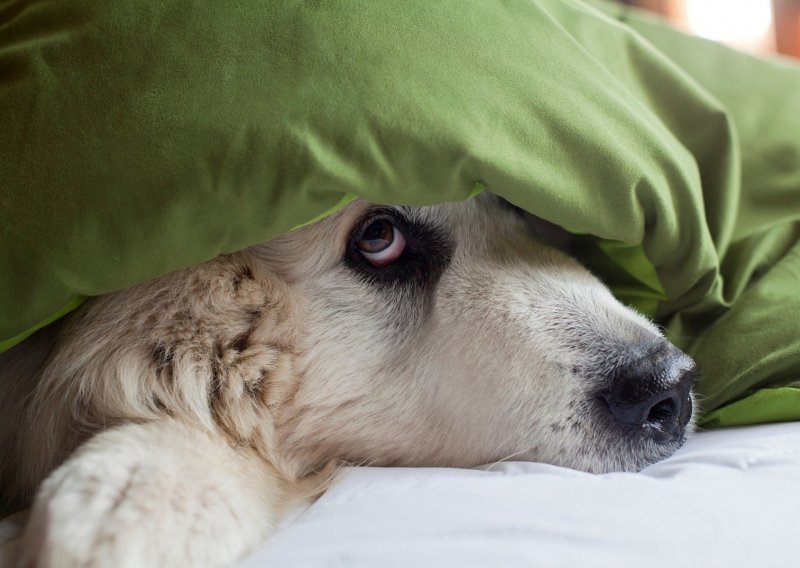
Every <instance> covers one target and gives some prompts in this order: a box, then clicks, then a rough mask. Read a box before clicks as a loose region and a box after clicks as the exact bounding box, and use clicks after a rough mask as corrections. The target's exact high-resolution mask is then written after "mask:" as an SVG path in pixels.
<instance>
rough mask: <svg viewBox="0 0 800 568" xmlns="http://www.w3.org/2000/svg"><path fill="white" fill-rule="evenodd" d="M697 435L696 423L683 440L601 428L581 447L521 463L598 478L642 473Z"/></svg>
mask: <svg viewBox="0 0 800 568" xmlns="http://www.w3.org/2000/svg"><path fill="white" fill-rule="evenodd" d="M605 426H607V425H605ZM694 431H695V423H694V420H691V421H689V422H688V423H687V424H686V425H685V427H684V428H683V431H682V433H681V435H680V436H679V437H677V438H675V439H671V440H669V441H660V440H659V437H658V436H654V435H653V433H652V432H647V431H646V430H645V431H641V430H640V431H636V432H631V431H625V430H624V429H621V428H618V427H616V426H614V427H611V428H600V429H598V430H596V431H595V433H594V435H592V436H590V437H589V438H588V439H585V440H583V441H582V442H581V443H579V444H577V445H573V444H570V443H567V444H565V445H564V446H561V447H552V448H549V449H550V452H548V453H540V454H534V453H530V454H526V455H525V456H524V457H523V458H518V459H524V460H525V461H532V462H540V463H547V464H551V465H556V466H559V467H566V468H569V469H574V470H578V471H584V472H587V473H594V474H602V473H614V472H639V471H642V470H643V469H645V468H647V467H649V466H651V465H654V464H657V463H658V462H661V461H663V460H665V459H667V458H669V457H671V456H672V455H673V454H675V452H677V451H678V450H679V449H680V448H681V447H682V446H683V444H684V443H685V442H686V440H687V439H688V438H689V437H691V435H692V434H693V433H694Z"/></svg>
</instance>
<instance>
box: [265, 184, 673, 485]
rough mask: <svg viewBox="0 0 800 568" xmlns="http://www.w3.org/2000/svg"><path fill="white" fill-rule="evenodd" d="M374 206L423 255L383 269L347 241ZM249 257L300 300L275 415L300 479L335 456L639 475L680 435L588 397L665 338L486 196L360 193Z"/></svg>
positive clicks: (525, 222) (372, 461)
mask: <svg viewBox="0 0 800 568" xmlns="http://www.w3.org/2000/svg"><path fill="white" fill-rule="evenodd" d="M376 211H377V214H380V215H383V216H384V217H385V218H388V219H390V220H391V221H392V222H393V223H395V224H396V227H398V228H399V230H401V231H404V232H406V233H408V234H406V235H405V238H406V239H407V240H408V241H409V243H410V244H409V245H408V246H409V247H410V250H412V252H413V253H415V254H416V256H415V257H414V258H413V259H411V260H414V262H416V263H417V264H414V263H412V262H411V260H409V261H408V262H409V263H408V264H407V265H404V266H403V267H402V268H403V271H401V270H400V268H397V271H396V272H394V273H392V272H390V271H388V270H386V269H375V268H374V267H371V266H369V265H368V264H367V263H363V262H362V260H363V259H361V258H360V257H359V256H358V251H354V250H352V240H353V234H354V231H358V230H359V226H360V224H361V225H363V224H364V223H365V222H369V220H370V218H371V217H370V215H373V216H374V215H375V214H376ZM252 253H253V255H255V257H257V258H258V259H260V261H261V262H263V263H264V264H265V265H266V266H267V267H268V269H269V270H271V271H274V273H275V274H277V275H278V276H279V277H280V278H282V279H283V280H285V281H286V282H287V283H288V284H289V287H290V288H291V289H292V290H293V293H294V294H296V296H297V298H296V299H297V302H298V305H299V306H301V312H302V316H301V317H300V321H299V322H298V325H299V327H300V330H299V334H298V337H300V338H301V339H300V347H299V348H298V353H299V354H298V361H297V362H296V363H297V368H298V369H299V376H301V377H302V379H301V381H300V383H299V384H298V385H296V390H295V391H294V392H293V395H292V396H291V397H290V398H289V399H288V400H286V401H284V402H283V403H281V404H280V405H276V406H275V408H274V410H273V412H274V415H275V428H276V434H277V437H278V440H277V443H278V444H279V447H280V452H281V453H283V454H284V455H285V456H287V458H288V460H289V462H290V463H291V464H292V467H293V468H294V470H295V471H296V472H298V473H299V474H302V473H303V472H307V471H310V470H312V469H314V468H316V467H319V466H320V465H321V464H323V463H325V462H327V461H330V460H336V459H341V460H347V461H350V462H355V463H365V464H374V465H413V466H424V465H432V466H474V465H478V464H481V463H487V462H492V461H496V460H501V459H505V458H509V457H513V458H514V459H528V460H535V461H543V462H548V463H553V464H558V465H564V466H568V467H573V468H577V469H583V470H587V471H598V472H599V471H608V470H635V469H640V468H642V467H644V466H645V465H647V464H649V463H652V462H654V461H657V460H658V459H662V458H664V457H666V456H668V455H670V454H671V453H672V452H674V451H675V449H677V447H678V446H679V445H680V443H681V442H682V440H679V441H676V442H675V443H673V444H656V443H654V442H652V441H649V440H648V439H642V438H640V437H637V436H634V435H632V434H628V433H626V432H625V431H623V430H620V429H619V428H617V427H616V426H615V425H614V424H613V420H610V419H609V418H608V417H607V416H605V414H604V413H603V412H602V410H601V409H598V405H597V401H596V398H597V397H596V390H597V388H598V383H599V381H600V379H599V378H598V377H602V376H605V375H607V374H608V373H609V372H611V371H612V370H613V369H614V368H615V367H616V366H619V365H620V364H622V363H621V362H622V361H623V360H624V358H625V357H626V355H625V352H626V349H627V348H628V347H629V346H631V345H637V344H640V343H642V342H647V341H664V340H663V338H662V337H661V334H660V333H659V331H658V329H657V328H656V327H655V326H654V325H653V324H651V323H650V322H649V321H647V320H646V319H645V318H643V317H641V316H640V315H638V314H636V313H635V312H633V311H632V310H630V309H628V308H625V307H624V306H622V305H621V304H619V303H618V302H617V301H616V300H615V299H614V298H613V296H612V295H611V294H610V292H609V291H608V290H607V289H606V288H605V286H603V285H602V284H601V283H600V281H599V280H598V279H597V278H595V277H594V276H593V275H591V274H590V273H589V272H588V271H587V270H585V269H584V268H583V267H581V266H580V265H579V264H578V263H577V262H576V261H575V260H573V259H572V258H570V257H568V256H567V255H565V254H563V253H561V252H559V251H556V250H554V249H553V248H551V247H549V246H547V245H545V244H544V243H543V242H542V241H540V240H539V239H538V238H537V237H536V236H535V235H534V234H533V232H532V230H531V224H530V220H526V219H525V218H524V216H523V215H520V214H519V212H515V211H514V210H512V209H511V208H509V207H506V206H503V205H502V204H501V203H500V202H499V201H498V199H497V198H495V197H494V196H491V195H481V196H478V197H477V198H475V199H472V200H470V201H468V202H464V203H458V204H451V205H440V206H435V207H423V208H391V209H387V208H378V207H376V206H372V205H369V204H366V203H363V202H356V203H354V204H352V205H350V206H348V207H347V208H345V209H344V210H343V211H341V212H339V213H337V214H336V215H334V216H332V217H331V218H329V219H327V220H325V221H322V222H320V223H317V224H315V225H312V226H309V227H306V228H304V229H301V230H298V231H296V232H294V233H292V234H289V235H287V236H284V237H282V238H280V239H277V240H276V241H273V242H271V243H268V244H266V245H263V246H262V247H259V248H257V249H254V250H253V251H252ZM390 268H391V267H390ZM382 270H385V272H384V271H382ZM398 275H399V276H398Z"/></svg>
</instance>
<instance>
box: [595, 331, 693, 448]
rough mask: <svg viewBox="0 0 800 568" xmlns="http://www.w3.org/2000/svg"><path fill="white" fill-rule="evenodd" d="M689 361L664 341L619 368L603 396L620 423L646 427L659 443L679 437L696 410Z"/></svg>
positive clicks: (691, 369)
mask: <svg viewBox="0 0 800 568" xmlns="http://www.w3.org/2000/svg"><path fill="white" fill-rule="evenodd" d="M687 361H688V357H687V356H686V355H684V354H683V353H681V352H680V351H678V350H677V349H676V348H675V347H673V346H671V345H669V346H668V347H665V346H663V345H661V346H659V347H658V348H657V349H656V350H654V351H652V352H650V353H648V354H647V355H645V356H644V357H641V358H638V359H636V360H635V361H633V362H632V363H629V364H627V365H625V366H623V367H622V368H620V369H618V370H617V371H616V372H615V373H614V374H613V376H612V377H610V379H609V381H608V387H607V389H606V390H605V391H604V392H602V393H601V398H602V399H603V400H604V401H605V402H606V404H607V406H608V410H609V412H610V413H611V415H612V416H613V417H614V419H615V420H616V421H617V422H618V423H619V424H621V425H623V426H627V427H630V428H636V429H643V430H646V431H647V432H646V433H647V434H648V435H650V436H651V437H652V439H653V440H654V441H656V442H659V443H667V442H671V441H674V440H677V439H680V438H681V437H682V436H683V431H684V428H685V426H686V424H687V423H688V422H689V420H690V419H691V416H692V410H693V409H692V399H691V388H692V384H693V383H694V378H695V372H694V369H693V366H692V365H688V366H687Z"/></svg>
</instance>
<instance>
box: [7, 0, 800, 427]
mask: <svg viewBox="0 0 800 568" xmlns="http://www.w3.org/2000/svg"><path fill="white" fill-rule="evenodd" d="M476 188H489V189H490V190H492V191H493V192H495V193H497V194H499V195H501V196H503V197H505V198H506V199H508V200H510V201H512V202H514V203H515V204H517V205H519V206H521V207H524V208H526V209H528V210H529V211H531V212H533V213H535V214H537V215H539V216H541V217H544V218H546V219H548V220H550V221H553V222H555V223H557V224H559V225H562V226H563V227H565V228H567V229H569V230H570V231H573V232H575V233H579V234H581V235H583V236H581V237H580V241H581V245H582V255H583V257H584V259H585V261H586V262H587V263H588V264H589V265H590V266H591V268H593V269H594V270H595V272H597V273H598V274H599V275H600V276H601V277H602V278H604V279H605V280H606V281H607V282H608V283H609V284H610V285H611V286H612V288H613V289H614V290H615V292H616V293H617V294H618V296H619V297H621V298H622V299H623V300H624V301H626V302H629V303H630V304H632V305H635V306H637V307H639V309H641V310H643V311H645V312H648V313H649V314H650V315H652V316H654V317H656V318H657V319H658V320H659V321H660V322H662V323H663V324H664V325H665V326H666V328H667V330H668V333H669V335H670V338H671V339H672V340H673V341H674V342H675V343H676V344H678V345H679V346H681V347H682V348H684V349H686V350H687V351H688V352H689V353H690V354H691V355H692V356H693V357H694V358H695V359H696V360H697V363H698V365H699V367H700V368H701V370H702V379H701V381H700V383H699V385H698V390H699V392H700V394H701V397H702V401H703V407H704V409H705V411H706V415H705V418H706V423H707V424H716V425H720V424H721V425H725V424H741V423H750V422H760V421H774V420H789V419H800V244H798V242H799V238H800V69H798V67H795V66H793V65H791V64H790V63H787V62H782V61H764V60H759V59H755V58H752V57H750V56H747V55H742V54H739V53H736V52H734V51H731V50H729V49H726V48H724V47H720V46H718V45H715V44H712V43H709V42H706V41H703V40H700V39H693V38H689V37H687V36H685V35H682V34H680V33H678V32H676V31H673V30H671V29H669V28H666V27H664V26H662V25H661V24H659V23H657V22H655V21H651V20H649V19H646V18H644V17H641V16H638V15H634V14H631V13H629V12H627V11H626V10H625V9H624V8H619V7H616V6H612V5H606V4H595V3H592V4H591V5H589V4H586V3H583V2H580V1H578V0H506V1H503V2H501V1H497V2H495V1H489V0H471V1H467V0H459V1H458V2H454V1H453V2H451V1H441V2H439V1H437V2H432V1H430V0H408V1H404V2H390V1H385V2H381V1H370V2H363V1H360V0H350V1H345V0H327V1H325V2H299V1H296V2H293V1H283V2H274V1H273V0H259V1H255V0H254V1H252V2H192V1H190V0H116V1H115V2H113V3H110V2H105V1H101V0H60V1H51V2H42V1H36V0H0V341H2V347H8V346H10V345H12V344H14V343H16V342H18V341H20V340H22V339H23V338H24V337H25V336H26V335H27V334H29V333H30V332H31V331H32V330H33V329H35V328H36V327H38V326H41V325H44V324H45V323H46V322H48V321H51V320H52V319H54V318H55V317H58V316H59V315H62V314H63V313H66V312H67V311H69V310H70V309H72V308H74V307H75V306H77V305H78V304H79V303H80V302H81V300H82V299H83V298H85V297H86V296H92V295H96V294H103V293H106V292H109V291H111V290H114V289H118V288H121V287H125V286H129V285H131V284H134V283H137V282H141V281H143V280H146V279H149V278H153V277H155V276H158V275H161V274H164V273H166V272H168V271H171V270H175V269H178V268H181V267H185V266H187V265H191V264H195V263H199V262H202V261H205V260H208V259H210V258H212V257H214V256H216V255H218V254H220V253H225V252H230V251H234V250H237V249H241V248H244V247H246V246H248V245H252V244H254V243H257V242H260V241H263V240H266V239H269V238H270V237H273V236H275V235H278V234H281V233H283V232H286V231H289V230H291V229H292V228H293V227H295V226H298V225H301V224H303V223H306V222H308V221H310V220H312V219H314V218H317V217H319V216H320V215H323V214H325V213H326V212H330V211H331V210H332V209H334V208H335V207H336V206H337V205H338V204H341V203H343V202H345V201H346V200H347V199H349V198H351V196H354V195H355V196H361V197H364V198H366V199H369V200H372V201H377V202H388V203H398V204H399V203H402V204H428V203H436V202H442V201H450V200H461V199H466V198H467V197H468V196H469V195H470V194H471V193H472V192H473V191H474V190H475V189H476Z"/></svg>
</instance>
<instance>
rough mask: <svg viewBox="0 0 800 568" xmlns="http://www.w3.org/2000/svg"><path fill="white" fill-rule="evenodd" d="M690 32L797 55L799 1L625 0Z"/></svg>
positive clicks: (752, 48)
mask: <svg viewBox="0 0 800 568" xmlns="http://www.w3.org/2000/svg"><path fill="white" fill-rule="evenodd" d="M623 3H624V4H629V5H631V6H637V7H639V8H644V9H645V10H650V11H653V12H657V13H659V14H661V15H662V16H664V17H666V18H667V19H668V20H670V21H671V22H672V23H673V24H674V25H676V26H678V27H680V28H682V29H684V30H687V31H689V32H691V33H693V34H696V35H699V36H703V37H706V38H709V39H713V40H716V41H721V42H723V43H727V44H729V45H732V46H734V47H737V48H739V49H744V50H746V51H750V52H754V53H758V54H762V55H763V54H771V53H780V54H783V55H788V56H790V57H797V58H800V0H624V1H623Z"/></svg>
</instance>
